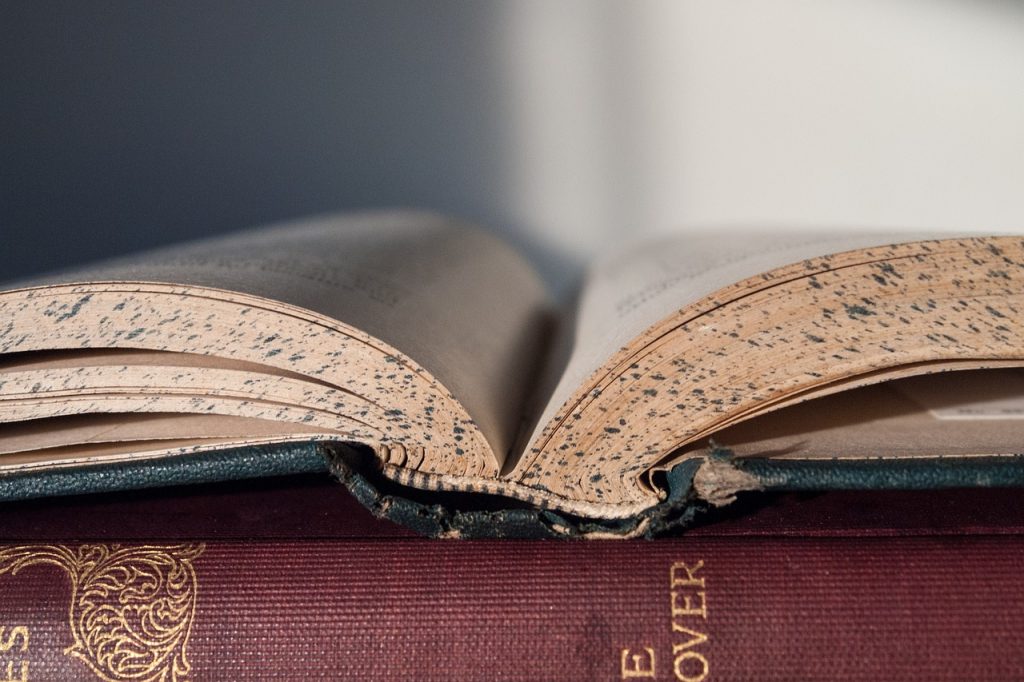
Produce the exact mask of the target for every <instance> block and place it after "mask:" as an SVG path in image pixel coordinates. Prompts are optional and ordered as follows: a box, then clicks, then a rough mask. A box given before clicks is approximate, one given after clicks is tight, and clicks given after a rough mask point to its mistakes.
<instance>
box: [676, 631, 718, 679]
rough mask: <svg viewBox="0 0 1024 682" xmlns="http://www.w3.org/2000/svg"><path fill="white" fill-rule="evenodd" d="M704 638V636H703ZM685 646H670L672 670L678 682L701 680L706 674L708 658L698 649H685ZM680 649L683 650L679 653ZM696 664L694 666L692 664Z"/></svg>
mask: <svg viewBox="0 0 1024 682" xmlns="http://www.w3.org/2000/svg"><path fill="white" fill-rule="evenodd" d="M705 639H706V638H705ZM683 649H685V647H682V646H680V645H676V646H674V647H672V655H674V656H675V657H676V658H675V660H674V661H673V662H672V672H673V673H675V676H676V679H677V680H679V682H702V680H704V678H706V677H707V676H708V669H709V667H708V659H706V658H705V657H704V655H703V654H701V653H700V652H698V651H685V650H683ZM680 650H683V651H682V653H680ZM694 664H696V666H695V665H694Z"/></svg>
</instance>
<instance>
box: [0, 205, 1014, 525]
mask: <svg viewBox="0 0 1024 682" xmlns="http://www.w3.org/2000/svg"><path fill="white" fill-rule="evenodd" d="M1022 268H1024V243H1022V240H1021V239H1020V238H1017V237H1009V236H993V237H979V236H971V237H953V238H948V237H947V238H942V239H936V238H935V236H934V235H865V234H860V235H844V236H830V237H823V238H815V237H813V236H809V235H802V236H788V237H785V236H778V235H760V236H752V237H751V238H750V239H745V240H743V243H742V244H741V245H740V247H737V246H736V244H735V243H734V244H730V245H729V246H725V245H723V244H722V242H721V240H718V239H715V238H713V237H708V236H705V237H701V236H694V235H690V236H685V237H678V238H675V239H671V240H663V241H661V242H658V243H654V244H647V245H640V246H639V247H637V248H635V249H633V250H630V251H628V252H626V251H623V252H621V253H616V254H613V255H612V256H611V257H609V258H607V259H606V260H604V261H603V262H598V263H596V264H595V265H594V266H593V267H592V268H591V269H590V270H589V273H588V275H587V278H586V280H585V282H584V284H583V288H582V291H581V295H580V297H579V302H578V304H577V306H576V308H575V310H573V311H572V314H571V315H570V316H567V317H566V318H565V319H564V320H563V321H562V322H561V324H562V329H561V330H559V333H558V334H557V335H555V336H553V335H552V330H551V325H550V319H551V316H552V307H551V305H550V302H549V299H548V296H547V294H546V292H545V290H544V287H543V285H542V284H541V282H540V279H539V277H538V276H537V274H536V273H535V272H534V271H533V270H532V269H531V268H530V266H529V265H528V264H527V263H525V262H524V261H523V259H522V258H521V257H520V256H519V254H517V253H516V252H515V251H513V250H512V249H511V248H510V247H508V246H507V245H506V244H504V243H502V242H501V241H500V240H498V239H496V238H495V237H493V236H490V235H488V234H487V233H485V232H483V231H481V230H478V229H476V228H472V227H468V226H465V225H462V224H459V223H457V222H455V221H452V220H450V219H447V218H444V217H441V216H437V215H434V214H429V213H421V212H373V213H363V214H355V215H348V216H330V217H324V218H319V219H314V220H309V221H304V222H301V223H296V224H290V225H283V226H273V227H270V228H263V229H259V230H252V231H248V232H243V233H240V234H237V235H233V236H230V237H225V238H220V239H215V240H208V241H205V242H200V243H193V244H186V245H182V246H180V247H174V248H170V249H163V250H160V251H156V252H153V253H150V254H144V255H141V256H138V257H133V258H125V259H119V260H117V261H111V262H109V263H104V264H100V265H98V266H95V267H92V268H88V269H84V270H78V271H74V272H66V273H58V274H55V275H53V276H49V277H44V278H41V279H38V280H34V281H30V282H21V283H14V284H12V285H10V286H9V287H7V288H6V290H5V291H2V292H0V495H2V496H3V497H6V498H11V499H14V498H24V497H31V496H39V495H48V494H59V493H69V492H89V491H94V490H103V489H114V488H120V487H145V486H150V485H162V484H169V483H175V482H178V483H180V482H183V481H192V480H195V481H200V480H216V479H222V478H245V477H252V476H260V475H267V474H271V473H283V472H288V471H308V470H313V469H329V470H331V471H333V472H334V473H335V474H336V475H337V476H338V477H339V478H340V479H341V480H342V481H343V482H344V483H346V484H347V485H348V486H349V487H350V488H351V489H352V490H353V491H354V492H355V493H356V495H357V497H359V498H360V499H361V500H362V501H363V502H364V503H365V504H367V505H368V506H370V507H371V508H372V509H374V510H375V511H376V512H377V513H378V514H380V515H384V516H388V517H390V518H395V519H396V520H399V521H400V522H402V523H406V524H407V525H410V526H413V527H416V528H418V529H419V530H421V531H423V532H425V533H427V534H431V535H443V536H458V537H470V536H516V535H530V536H537V535H542V536H556V537H557V536H560V537H566V536H568V537H577V536H585V537H623V536H636V535H645V536H649V535H652V534H657V533H661V532H666V531H667V530H670V529H672V528H677V527H680V526H683V525H686V524H687V523H689V522H690V521H691V520H692V519H693V516H694V514H696V513H697V512H698V511H699V510H700V509H702V508H706V507H708V506H711V505H723V504H728V503H729V502H731V501H732V500H733V499H735V497H736V495H737V494H739V493H741V492H743V491H750V490H774V489H819V488H836V487H840V488H857V487H870V488H880V487H883V488H884V487H888V488H919V487H948V486H964V485H1019V484H1021V483H1024V465H1022V458H1021V457H1020V456H1019V455H1018V454H1017V453H1018V452H1020V451H1021V445H1020V444H1021V442H1022V440H1024V439H1022V436H1024V419H1022V417H1024V379H1022V373H1021V369H1020V367H1021V365H1024V343H1022V342H1024V324H1022V322H1021V314H1020V310H1021V305H1022V304H1024V272H1022ZM553 338H557V339H561V340H560V341H553V340H552V339H553ZM538 368H542V369H538Z"/></svg>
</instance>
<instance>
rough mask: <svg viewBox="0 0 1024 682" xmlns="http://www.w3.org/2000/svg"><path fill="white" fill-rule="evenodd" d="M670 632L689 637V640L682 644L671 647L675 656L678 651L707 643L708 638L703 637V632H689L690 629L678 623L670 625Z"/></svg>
mask: <svg viewBox="0 0 1024 682" xmlns="http://www.w3.org/2000/svg"><path fill="white" fill-rule="evenodd" d="M672 632H682V633H684V634H686V635H689V636H690V639H688V640H686V641H685V642H683V643H682V644H675V645H673V647H672V653H673V654H675V653H676V652H677V651H679V650H682V649H690V648H692V647H695V646H699V645H701V644H703V643H704V642H706V641H708V636H707V635H705V634H704V633H703V632H698V631H696V630H691V629H690V628H688V627H685V626H683V625H680V624H679V623H672Z"/></svg>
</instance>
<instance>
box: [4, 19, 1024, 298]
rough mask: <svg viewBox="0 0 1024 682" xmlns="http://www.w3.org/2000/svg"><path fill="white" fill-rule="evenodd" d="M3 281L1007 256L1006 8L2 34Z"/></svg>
mask: <svg viewBox="0 0 1024 682" xmlns="http://www.w3.org/2000/svg"><path fill="white" fill-rule="evenodd" d="M0 86H2V90H0V279H4V280H7V279H13V278H15V277H19V276H22V275H27V274H30V273H35V272H40V271H43V270H50V269H55V268H60V267H63V266H66V265H70V264H74V263H80V262H84V261H88V260H94V259H97V258H101V257H105V256H110V255H117V254H122V253H127V252H130V251H134V250H138V249H141V248H144V247H148V246H152V245H158V244H165V243H170V242H174V241H179V240H182V239H187V238H194V237H199V236H204V235H209V234H214V233H220V232H226V231H231V230H237V229H240V228H244V227H248V226H253V225H257V224H260V223H266V222H270V221H275V220H279V219H286V218H293V217H298V216H302V215H306V214H311V213H319V212H325V211H333V210H339V209H353V208H363V207H380V206H418V207H429V208H435V209H438V210H441V211H444V212H450V213H453V214H455V215H458V216H461V217H463V218H466V219H469V220H472V221H476V222H479V223H482V224H484V225H486V226H489V227H490V228H492V229H494V230H496V231H498V232H500V233H502V234H503V235H505V236H507V237H508V238H509V239H511V240H512V241H513V242H515V243H516V244H518V245H519V246H520V247H521V248H522V249H524V250H525V251H526V252H527V253H528V254H529V255H530V256H531V258H533V259H534V261H535V262H536V263H537V264H538V265H539V267H540V268H541V269H542V272H543V273H544V275H545V277H546V278H547V279H548V281H549V282H550V283H551V285H552V287H553V288H554V289H555V290H556V291H562V292H564V291H565V290H566V288H567V287H568V286H569V284H570V283H571V282H572V281H573V280H574V279H575V277H576V275H577V274H578V271H579V267H580V265H581V263H583V262H585V261H586V259H587V258H589V257H590V256H591V255H592V254H593V253H594V252H595V251H597V250H599V249H601V248H603V247H606V246H607V244H608V243H609V242H611V241H615V240H618V239H624V238H633V237H636V236H640V235H644V234H653V233H665V232H672V231H685V230H688V229H697V228H700V229H708V228H710V229H715V230H722V231H723V232H728V231H730V230H734V231H741V230H746V229H751V228H756V229H781V228H797V229H808V230H813V229H821V230H831V229H845V228H876V229H877V228H888V227H892V228H926V229H943V230H945V229H949V230H963V229H977V230H981V231H985V230H989V229H997V230H1007V229H1018V230H1019V229H1024V4H1022V3H1019V2H1012V1H1009V0H904V1H902V2H891V1H890V2H884V1H881V0H879V1H872V0H851V1H838V0H835V1H811V0H807V1H803V2H799V1H795V0H793V1H786V0H781V1H774V2H728V1H723V0H717V1H709V2H687V1H685V0H666V1H664V2H660V1H644V0H636V1H634V2H589V1H588V2H577V1H557V0H514V1H509V2H483V1H473V2H470V1H466V2H448V1H441V0H408V1H395V0H367V1H365V2H362V1H350V2H337V1H334V2H266V1H264V2H258V1H252V2H227V1H225V2H174V3H165V2H147V3H143V2H138V1H135V0H131V1H129V0H110V1H106V2H81V1H69V2H45V1H40V0H24V1H22V0H17V1H12V0H4V1H3V3H2V4H0Z"/></svg>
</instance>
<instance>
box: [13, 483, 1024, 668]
mask: <svg viewBox="0 0 1024 682" xmlns="http://www.w3.org/2000/svg"><path fill="white" fill-rule="evenodd" d="M1018 497H1019V493H1018V492H1017V491H1011V490H994V491H992V490H990V491H947V492H945V493H939V492H927V493H925V492H918V493H864V492H857V493H841V492H837V493H827V494H821V495H816V496H796V495H779V496H775V497H772V498H761V500H760V501H759V502H757V503H756V506H750V505H748V506H747V508H745V509H740V510H738V511H730V512H729V514H728V515H720V516H718V517H713V518H710V519H708V522H707V523H705V524H704V525H702V526H700V527H698V528H696V529H694V530H692V531H690V532H689V533H687V534H686V535H684V536H681V537H678V538H670V539H663V540H657V541H605V542H600V541H574V542H556V541H435V540H426V539H421V538H417V537H415V536H412V535H410V534H409V533H408V532H407V531H404V530H402V529H400V528H398V527H396V526H394V525H392V524H389V523H386V522H381V521H378V520H376V519H374V518H372V517H370V516H369V515H368V514H367V513H366V512H365V511H364V510H363V509H362V508H361V507H359V506H358V504H356V503H355V502H354V501H353V500H352V499H351V498H350V497H348V494H347V493H346V492H345V491H344V490H343V489H341V488H340V487H339V486H337V485H335V484H332V483H331V482H330V481H327V480H320V479H317V478H315V477H298V478H292V479H282V480H278V481H263V482H258V483H251V484H230V485H223V486H200V487H196V488H192V489H181V490H164V491H154V492H151V493H145V492H137V493H125V494H121V495H112V496H102V497H93V498H89V497H80V498H68V499H65V500H46V501H40V502H25V503H17V504H10V505H5V506H3V507H0V539H2V544H0V597H2V600H0V628H2V630H0V679H12V680H22V679H26V680H65V679H67V680H78V679H83V680H90V679H106V680H210V679H213V680H219V679H225V680H244V679H285V680H299V679H360V680H364V679H404V680H408V679H415V680H501V679H507V680H575V679H581V680H592V679H593V680H605V679H607V680H621V679H632V680H643V679H654V680H733V679H752V680H770V679H775V680H803V679H806V680H820V679H858V680H861V679H863V680H879V679H886V680H896V679H929V680H934V679H950V680H952V679H957V680H963V679H977V680H983V679H996V680H1001V679H1006V680H1012V679H1021V678H1022V677H1024V646H1021V644H1020V642H1021V638H1022V635H1024V579H1022V577H1021V567H1022V566H1024V532H1022V530H1024V513H1022V512H1021V511H1020V509H1019V506H1020V505H1019V504H1018V502H1017V500H1018ZM740 512H742V514H741V513H740Z"/></svg>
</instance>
